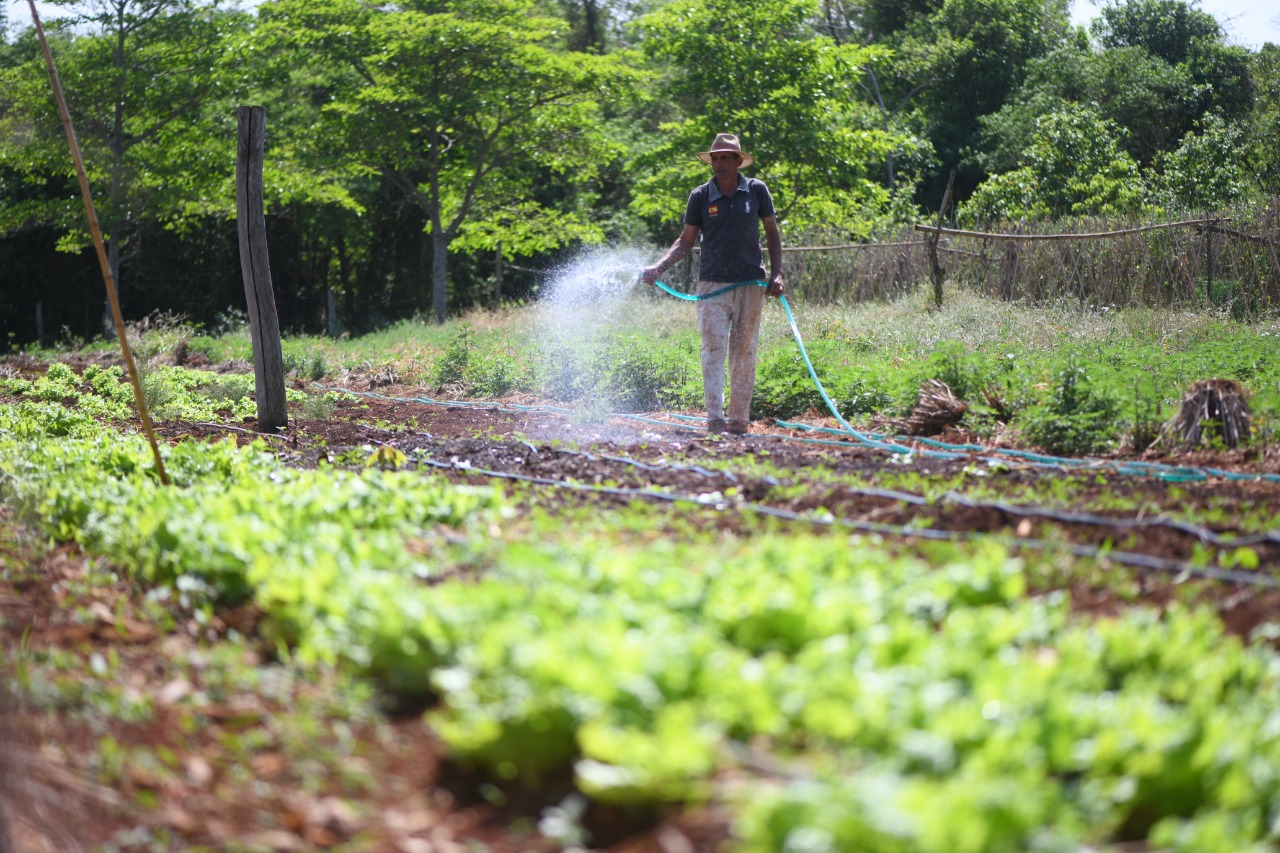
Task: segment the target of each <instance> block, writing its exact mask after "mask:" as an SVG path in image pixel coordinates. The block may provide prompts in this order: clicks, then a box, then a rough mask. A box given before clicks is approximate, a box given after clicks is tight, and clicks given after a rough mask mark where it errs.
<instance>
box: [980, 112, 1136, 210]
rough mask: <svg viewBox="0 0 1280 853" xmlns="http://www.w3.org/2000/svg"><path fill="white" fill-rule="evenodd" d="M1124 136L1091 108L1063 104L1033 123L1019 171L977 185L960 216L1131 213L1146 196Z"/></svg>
mask: <svg viewBox="0 0 1280 853" xmlns="http://www.w3.org/2000/svg"><path fill="white" fill-rule="evenodd" d="M1122 133H1123V131H1121V129H1120V128H1119V127H1118V126H1117V125H1116V124H1115V122H1113V121H1111V120H1109V119H1106V118H1103V117H1102V116H1101V115H1100V114H1099V113H1098V111H1097V110H1096V108H1094V107H1091V106H1081V105H1079V104H1067V105H1064V106H1063V108H1061V109H1060V110H1058V111H1056V112H1053V113H1050V114H1048V115H1046V116H1042V117H1041V118H1040V119H1038V120H1037V122H1036V132H1035V135H1034V136H1033V138H1032V140H1031V144H1030V145H1029V146H1028V147H1027V148H1026V149H1025V150H1024V151H1023V152H1022V156H1021V158H1020V163H1019V165H1018V167H1017V168H1015V169H1013V170H1012V171H1009V172H1005V173H1002V174H999V175H995V176H993V177H992V178H990V179H988V180H987V181H986V182H984V183H983V184H982V185H980V186H979V187H978V189H977V190H976V191H975V192H974V193H973V195H972V196H971V197H970V199H969V200H968V203H967V204H966V205H964V207H963V208H962V213H963V214H964V215H965V216H966V217H970V218H972V219H975V220H978V221H980V222H991V221H998V220H1012V219H1021V218H1027V219H1034V218H1037V217H1043V216H1068V215H1074V216H1079V215H1086V214H1116V213H1133V212H1135V211H1137V210H1139V209H1141V207H1142V205H1143V202H1144V199H1145V194H1146V192H1145V187H1144V184H1143V181H1142V178H1141V175H1140V174H1139V171H1138V164H1137V163H1136V162H1135V161H1134V160H1133V158H1132V157H1130V156H1129V155H1128V153H1126V152H1125V151H1124V150H1122V148H1121V146H1120V136H1121V134H1122Z"/></svg>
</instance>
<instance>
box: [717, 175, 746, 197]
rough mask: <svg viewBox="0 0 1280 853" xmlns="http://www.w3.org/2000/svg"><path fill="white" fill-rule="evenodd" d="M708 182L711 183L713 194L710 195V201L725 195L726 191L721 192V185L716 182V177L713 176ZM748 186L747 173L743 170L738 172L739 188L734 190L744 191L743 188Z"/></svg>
mask: <svg viewBox="0 0 1280 853" xmlns="http://www.w3.org/2000/svg"><path fill="white" fill-rule="evenodd" d="M708 183H709V184H710V186H711V194H710V197H709V200H710V201H715V200H716V199H718V198H720V197H721V196H722V195H724V193H722V192H720V185H719V184H717V183H716V179H715V178H712V179H711V180H710V181H709V182H708ZM746 188H747V176H746V175H744V174H742V173H741V172H739V173H738V188H737V189H736V190H734V192H742V191H743V190H745V189H746Z"/></svg>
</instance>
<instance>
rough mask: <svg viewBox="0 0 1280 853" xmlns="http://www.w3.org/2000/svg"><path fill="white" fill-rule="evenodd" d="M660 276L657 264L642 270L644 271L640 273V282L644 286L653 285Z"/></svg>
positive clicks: (660, 271)
mask: <svg viewBox="0 0 1280 853" xmlns="http://www.w3.org/2000/svg"><path fill="white" fill-rule="evenodd" d="M660 275H662V270H661V269H659V268H658V265H657V264H654V265H653V266H651V267H645V268H644V271H643V272H641V273H640V280H641V281H643V282H644V283H645V284H653V283H654V282H655V281H657V280H658V276H660Z"/></svg>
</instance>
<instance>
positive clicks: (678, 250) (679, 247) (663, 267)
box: [640, 225, 782, 284]
mask: <svg viewBox="0 0 1280 853" xmlns="http://www.w3.org/2000/svg"><path fill="white" fill-rule="evenodd" d="M697 239H698V226H697V225H685V226H684V230H682V231H681V232H680V236H679V237H677V238H676V241H675V242H674V243H672V244H671V248H670V249H667V253H666V254H665V255H663V256H662V258H661V259H660V260H659V261H658V262H657V263H656V264H654V265H653V266H650V267H645V268H644V272H642V273H641V274H640V279H641V281H643V282H644V283H645V284H653V283H654V282H655V281H657V280H658V276H660V275H662V274H663V273H664V272H666V271H667V269H669V268H670V267H671V266H672V265H674V264H675V263H676V262H677V261H679V260H680V259H681V258H683V257H684V256H685V255H687V254H689V253H690V252H691V251H693V244H694V242H696V241H697ZM778 245H779V246H781V245H782V244H781V243H779V244H778ZM779 251H781V250H779Z"/></svg>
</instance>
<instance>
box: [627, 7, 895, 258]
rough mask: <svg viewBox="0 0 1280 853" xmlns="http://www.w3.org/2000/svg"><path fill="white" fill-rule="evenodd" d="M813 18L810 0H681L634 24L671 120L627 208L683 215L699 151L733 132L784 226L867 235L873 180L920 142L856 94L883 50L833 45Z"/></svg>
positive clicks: (699, 176) (881, 206)
mask: <svg viewBox="0 0 1280 853" xmlns="http://www.w3.org/2000/svg"><path fill="white" fill-rule="evenodd" d="M817 15H818V6H817V4H816V2H810V1H809V0H761V2H756V3H751V4H737V3H730V2H727V0H676V2H673V3H671V4H669V5H667V6H665V7H664V8H662V9H661V10H659V11H657V12H655V13H653V14H651V15H648V16H646V17H645V18H644V19H642V20H641V22H640V27H641V30H642V33H643V41H642V42H641V44H642V47H643V49H644V52H645V54H646V55H647V56H648V57H649V58H650V60H651V61H653V62H654V63H656V64H663V65H664V66H665V68H666V69H667V70H666V71H665V72H664V77H663V79H664V83H663V85H662V87H661V90H660V92H659V95H660V96H661V97H663V98H665V99H666V100H667V101H669V102H670V103H671V104H672V105H673V115H672V116H671V118H670V119H669V120H668V121H667V122H665V123H664V124H663V125H662V126H661V128H660V131H661V136H659V137H656V138H655V141H654V143H653V145H652V147H651V148H650V149H649V150H648V151H647V152H644V154H643V155H642V156H641V157H640V158H639V160H638V162H637V164H636V171H637V173H638V177H637V179H636V185H635V189H634V197H635V201H634V202H633V208H634V209H636V210H637V211H638V212H640V213H642V214H645V215H658V214H665V215H667V216H668V217H670V216H672V214H673V213H679V212H682V211H683V209H684V201H685V199H686V198H687V196H688V193H689V191H690V190H691V189H692V188H693V186H694V185H695V184H696V183H698V182H701V181H705V180H707V172H706V169H705V167H704V166H702V164H701V163H699V162H698V160H697V159H696V158H695V157H694V156H693V155H694V152H696V151H699V150H702V149H705V148H706V146H707V145H708V144H709V143H710V142H711V140H712V139H713V138H714V136H715V134H716V133H717V132H721V131H731V132H734V133H738V134H739V135H740V136H741V137H742V139H743V142H744V145H746V146H747V147H748V149H749V150H750V151H751V152H752V154H753V155H755V157H756V160H757V162H758V163H759V164H760V165H759V169H760V174H761V176H762V177H764V178H765V179H766V180H767V181H768V183H769V185H770V188H771V189H772V190H773V193H774V200H775V202H776V203H777V205H778V215H779V219H780V220H782V221H783V222H784V223H786V224H787V225H788V226H789V227H791V228H795V229H807V228H812V229H816V228H825V229H832V230H834V229H840V230H843V231H851V232H854V233H860V234H861V233H866V232H867V231H868V229H869V227H870V226H871V223H872V221H873V218H874V217H875V216H877V215H882V214H883V213H884V212H885V211H886V210H887V209H888V206H889V193H888V191H887V189H886V188H885V187H884V186H883V185H882V184H881V183H879V181H878V180H876V178H875V177H873V176H876V175H878V174H879V173H880V171H881V165H882V164H883V163H884V162H885V161H886V159H887V158H888V157H889V156H890V155H891V154H892V153H893V152H894V151H895V150H904V151H907V152H910V151H912V150H914V149H915V148H916V147H917V146H916V144H915V142H914V141H913V140H911V139H910V138H909V137H907V136H906V135H905V134H901V133H897V132H894V131H893V130H890V131H889V132H885V131H884V130H883V129H881V126H880V124H881V123H880V118H879V116H878V115H877V113H876V111H875V109H874V108H873V107H872V106H871V105H870V104H869V103H867V102H866V101H865V100H864V99H863V93H862V91H861V88H860V82H861V80H862V77H863V68H864V67H865V66H866V65H867V64H868V63H869V62H870V61H872V60H873V59H874V58H875V57H876V56H877V55H878V54H879V52H880V51H879V50H878V49H874V48H867V47H863V46H861V45H856V44H837V43H836V41H835V40H834V39H832V38H831V37H829V36H825V35H822V34H820V33H819V32H818V31H817V30H816V28H815V24H816V23H817V20H818V17H817ZM709 57H714V58H715V59H714V61H709ZM729 69H732V71H731V73H730V71H729Z"/></svg>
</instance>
